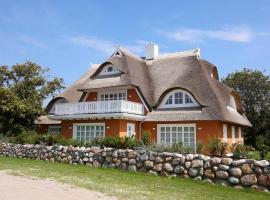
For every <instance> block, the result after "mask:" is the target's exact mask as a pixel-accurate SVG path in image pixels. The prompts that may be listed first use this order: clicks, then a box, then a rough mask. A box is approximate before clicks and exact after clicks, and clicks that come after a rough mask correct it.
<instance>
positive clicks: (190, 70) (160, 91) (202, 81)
mask: <svg viewBox="0 0 270 200" xmlns="http://www.w3.org/2000/svg"><path fill="white" fill-rule="evenodd" d="M118 51H121V55H113V56H112V57H110V58H109V59H108V60H107V61H106V62H104V63H103V64H102V65H100V66H99V67H97V66H95V67H92V68H90V70H89V71H88V72H87V73H86V74H85V75H84V76H83V77H81V79H79V80H78V81H77V82H75V83H74V84H73V85H72V86H70V87H69V88H67V89H66V90H65V91H64V92H63V93H62V94H61V95H59V96H58V97H63V98H66V99H67V100H68V101H69V102H75V101H79V99H80V96H81V95H82V92H79V91H77V90H80V91H85V90H90V89H97V88H106V87H113V86H125V85H133V86H136V87H137V88H138V89H139V91H140V92H141V93H142V94H143V97H144V98H145V100H146V103H147V104H148V105H149V107H151V108H152V109H153V111H152V112H149V113H148V114H147V116H146V121H178V120H222V121H229V122H234V123H238V124H242V125H246V126H250V125H251V124H250V122H249V121H248V120H247V119H246V118H245V116H244V115H243V114H240V113H239V112H237V111H233V110H230V109H228V107H227V106H229V105H230V95H231V93H232V92H233V90H232V89H231V88H229V87H228V86H226V85H224V84H223V83H221V82H220V81H218V80H216V79H214V78H212V77H211V72H212V71H213V70H216V67H215V66H214V65H213V64H211V63H209V62H208V61H205V60H202V59H199V58H198V56H197V55H196V54H194V53H193V54H178V53H175V54H172V55H168V56H159V57H157V58H155V59H153V60H145V59H143V58H140V57H138V56H136V55H134V54H132V53H130V52H129V51H127V50H126V49H123V48H121V49H119V50H118ZM107 63H111V64H113V65H114V66H115V67H116V68H117V69H118V70H119V71H121V72H122V73H121V74H119V76H113V77H107V78H99V77H98V76H96V74H98V72H99V71H101V70H102V68H103V67H104V66H105V64H107ZM174 88H182V89H185V90H188V91H189V92H190V93H191V94H192V95H193V96H194V98H195V99H196V100H197V101H198V103H199V104H200V105H201V110H199V111H188V112H187V111H158V110H156V108H157V106H158V105H159V104H160V102H161V100H162V98H163V97H164V95H165V94H166V93H167V92H168V91H170V90H172V89H174ZM237 95H238V94H236V96H237ZM238 96H239V95H238ZM237 99H238V100H240V97H239V98H238V97H237ZM239 105H240V108H239V111H242V107H241V103H240V104H239Z"/></svg>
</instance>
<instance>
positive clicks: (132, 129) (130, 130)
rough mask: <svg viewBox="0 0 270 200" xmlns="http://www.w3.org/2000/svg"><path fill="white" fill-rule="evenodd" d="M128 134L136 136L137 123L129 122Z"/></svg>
mask: <svg viewBox="0 0 270 200" xmlns="http://www.w3.org/2000/svg"><path fill="white" fill-rule="evenodd" d="M127 136H128V137H135V124H132V123H127Z"/></svg>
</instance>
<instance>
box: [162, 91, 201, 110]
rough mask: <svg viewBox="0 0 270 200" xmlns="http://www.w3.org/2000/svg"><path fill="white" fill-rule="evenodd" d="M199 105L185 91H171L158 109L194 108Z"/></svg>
mask: <svg viewBox="0 0 270 200" xmlns="http://www.w3.org/2000/svg"><path fill="white" fill-rule="evenodd" d="M196 106H199V104H198V103H197V102H196V100H195V99H194V97H193V96H192V95H191V94H190V93H189V92H187V91H185V90H180V89H177V90H173V91H171V92H169V93H168V94H167V95H166V96H165V97H164V100H163V101H162V103H161V105H160V108H173V107H196Z"/></svg>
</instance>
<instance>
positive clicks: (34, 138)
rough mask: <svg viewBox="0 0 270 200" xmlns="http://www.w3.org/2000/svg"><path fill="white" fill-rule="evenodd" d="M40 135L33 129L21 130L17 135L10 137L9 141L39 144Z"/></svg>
mask: <svg viewBox="0 0 270 200" xmlns="http://www.w3.org/2000/svg"><path fill="white" fill-rule="evenodd" d="M41 137H42V135H39V134H37V133H36V132H35V131H23V132H22V133H20V134H19V135H17V136H14V137H10V138H9V142H11V143H17V144H40V141H41Z"/></svg>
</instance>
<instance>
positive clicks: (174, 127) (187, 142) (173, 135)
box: [158, 124, 196, 151]
mask: <svg viewBox="0 0 270 200" xmlns="http://www.w3.org/2000/svg"><path fill="white" fill-rule="evenodd" d="M158 143H159V144H163V145H168V146H171V145H172V144H179V143H182V144H183V145H184V146H185V147H190V148H192V149H193V150H194V151H195V146H196V133H195V124H159V125H158Z"/></svg>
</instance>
